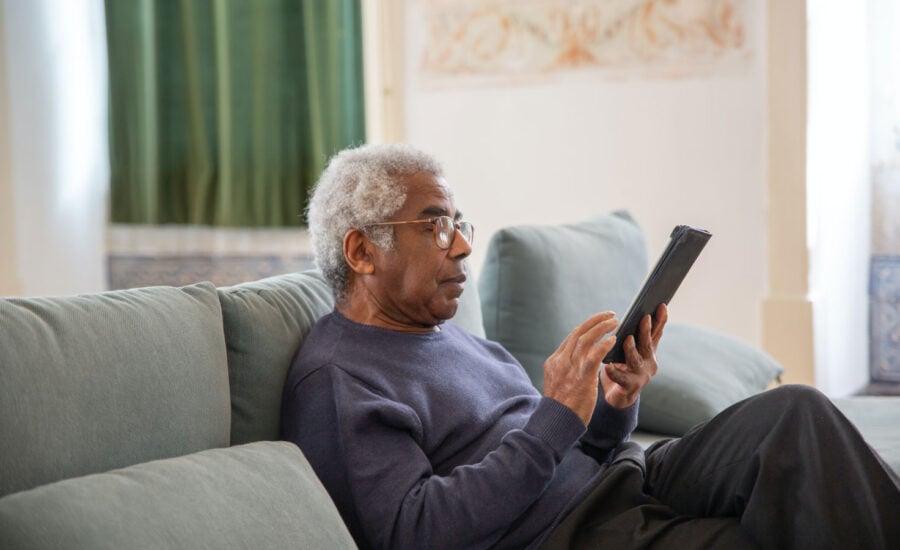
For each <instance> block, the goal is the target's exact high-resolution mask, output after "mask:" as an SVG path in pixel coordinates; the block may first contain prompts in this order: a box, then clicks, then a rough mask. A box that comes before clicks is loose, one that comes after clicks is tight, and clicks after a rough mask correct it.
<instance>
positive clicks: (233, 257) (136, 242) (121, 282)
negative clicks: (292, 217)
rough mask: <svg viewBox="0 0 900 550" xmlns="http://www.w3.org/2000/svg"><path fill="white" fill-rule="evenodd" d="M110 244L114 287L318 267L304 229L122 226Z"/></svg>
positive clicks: (227, 280) (113, 230) (221, 281)
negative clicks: (315, 264) (314, 262)
mask: <svg viewBox="0 0 900 550" xmlns="http://www.w3.org/2000/svg"><path fill="white" fill-rule="evenodd" d="M107 244H108V246H107V250H108V254H107V272H108V274H109V275H108V278H109V281H108V287H109V288H110V289H113V290H114V289H122V288H134V287H139V286H153V285H172V286H181V285H187V284H192V283H196V282H200V281H210V282H212V283H214V284H215V285H216V286H228V285H233V284H237V283H241V282H246V281H254V280H257V279H262V278H264V277H270V276H273V275H281V274H283V273H289V272H294V271H302V270H304V269H309V268H311V267H313V258H312V254H311V252H310V249H309V242H308V239H307V236H306V233H305V232H304V231H303V230H301V229H219V228H216V229H213V228H207V227H190V226H186V227H185V226H162V227H158V226H157V227H154V226H126V225H117V226H112V227H110V229H109V233H108V243H107Z"/></svg>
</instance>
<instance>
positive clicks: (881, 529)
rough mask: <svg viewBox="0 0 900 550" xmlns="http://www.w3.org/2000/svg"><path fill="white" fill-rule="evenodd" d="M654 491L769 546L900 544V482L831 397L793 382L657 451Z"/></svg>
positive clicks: (652, 455) (651, 476)
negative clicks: (732, 522) (725, 520)
mask: <svg viewBox="0 0 900 550" xmlns="http://www.w3.org/2000/svg"><path fill="white" fill-rule="evenodd" d="M647 468H648V476H647V492H648V493H649V494H652V495H653V496H654V497H656V498H658V499H659V500H660V501H661V502H663V503H665V504H667V505H668V506H671V507H672V508H673V509H674V510H675V511H677V512H678V513H681V514H686V515H690V516H704V517H718V516H736V517H739V518H740V521H741V525H742V526H743V527H744V528H745V529H746V530H747V532H748V533H750V535H751V536H752V537H753V538H754V539H755V540H756V542H757V543H759V544H760V545H761V546H763V547H765V548H900V519H898V518H900V480H898V478H897V476H896V474H895V473H893V472H892V471H890V470H889V469H888V468H887V467H886V466H885V465H884V463H883V462H882V461H881V459H880V458H879V457H878V456H877V454H875V452H874V451H873V450H872V449H871V448H870V447H869V446H868V444H867V443H866V442H865V441H864V440H863V438H862V436H861V435H860V434H859V432H858V431H857V430H856V428H855V427H854V426H853V425H852V424H851V423H850V421H849V420H847V418H846V417H844V415H843V414H841V412H840V411H839V410H837V408H836V407H834V405H833V404H832V403H831V402H830V401H829V400H828V399H827V398H826V397H825V396H824V395H822V394H821V393H819V392H818V391H816V390H814V389H812V388H808V387H805V386H784V387H781V388H777V389H774V390H771V391H768V392H764V393H762V394H760V395H758V396H755V397H752V398H750V399H748V400H745V401H742V402H740V403H738V404H736V405H734V406H732V407H730V408H729V409H727V410H725V411H723V412H722V413H721V414H719V415H718V416H716V417H715V418H714V419H712V420H710V421H709V422H707V423H705V424H703V425H701V426H698V427H697V428H695V429H693V430H691V431H690V432H689V433H688V434H686V435H685V436H684V437H683V438H681V439H677V440H672V441H669V442H667V443H664V444H662V445H659V446H655V447H651V448H650V449H648V451H647Z"/></svg>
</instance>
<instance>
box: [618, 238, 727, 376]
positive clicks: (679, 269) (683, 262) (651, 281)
mask: <svg viewBox="0 0 900 550" xmlns="http://www.w3.org/2000/svg"><path fill="white" fill-rule="evenodd" d="M710 237H712V234H711V233H710V232H709V231H706V230H704V229H697V228H696V227H690V226H688V225H677V226H675V229H673V230H672V235H671V238H670V239H669V244H668V245H667V246H666V249H665V250H664V251H663V253H662V256H660V257H659V260H658V261H657V262H656V266H654V268H653V270H652V271H651V272H650V275H648V276H647V279H646V280H645V281H644V284H643V285H642V286H641V290H640V292H638V294H637V296H636V297H635V298H634V302H632V304H631V307H629V308H628V312H627V313H625V317H624V318H623V319H622V322H621V324H619V330H617V331H616V345H615V346H614V347H613V349H611V350H610V352H609V353H608V354H606V357H605V358H604V359H603V362H604V363H624V362H625V350H624V348H623V346H624V344H625V338H626V337H627V336H628V335H629V334H634V337H635V338H637V337H638V335H637V331H638V324H639V323H640V322H641V319H643V318H644V315H648V314H649V315H653V314H655V313H656V308H658V307H659V305H660V304H667V305H668V303H669V301H670V300H671V299H672V297H673V296H674V295H675V291H676V290H678V287H679V286H680V285H681V281H683V280H684V277H685V275H687V272H688V271H690V269H691V266H692V265H694V261H695V260H696V259H697V257H698V256H699V255H700V252H701V251H702V250H703V247H704V246H706V242H707V241H709V238H710Z"/></svg>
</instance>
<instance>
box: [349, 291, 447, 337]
mask: <svg viewBox="0 0 900 550" xmlns="http://www.w3.org/2000/svg"><path fill="white" fill-rule="evenodd" d="M335 309H337V310H338V312H339V313H340V314H341V315H343V316H344V317H346V318H347V319H349V320H351V321H353V322H354V323H359V324H361V325H369V326H373V327H378V328H384V329H388V330H394V331H397V332H408V333H412V334H429V333H432V332H438V331H440V330H441V329H440V327H438V326H436V325H435V326H426V325H415V324H411V323H404V322H400V321H398V320H396V319H394V318H392V317H391V316H389V315H386V314H385V313H384V311H382V309H381V308H379V307H377V305H376V304H372V303H370V302H368V301H361V300H351V299H349V298H345V299H343V300H339V301H338V302H337V304H335Z"/></svg>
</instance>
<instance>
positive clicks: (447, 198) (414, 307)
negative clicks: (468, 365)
mask: <svg viewBox="0 0 900 550" xmlns="http://www.w3.org/2000/svg"><path fill="white" fill-rule="evenodd" d="M404 183H405V184H406V202H405V203H404V204H403V207H402V208H401V209H400V210H399V211H398V212H397V213H396V214H395V215H394V216H393V217H391V219H390V220H384V221H411V220H421V219H428V218H433V217H435V216H450V217H452V218H454V219H456V218H459V217H460V213H459V212H457V210H456V206H455V205H454V203H453V196H452V193H451V191H450V189H449V187H447V183H446V181H444V179H443V178H436V177H435V176H433V175H431V174H424V173H419V174H414V175H411V176H407V177H406V179H405V180H404ZM393 230H394V235H395V238H394V248H393V249H391V250H381V249H377V250H376V252H375V257H374V259H373V260H374V264H375V272H374V273H373V274H372V276H371V277H369V278H368V281H367V283H366V286H367V288H368V290H369V296H370V298H371V299H372V300H373V301H374V302H375V305H376V306H377V308H378V310H379V313H380V315H383V316H385V317H386V318H387V319H385V320H387V321H389V322H390V324H396V325H398V326H405V327H409V328H411V329H421V328H428V327H433V326H435V325H438V324H440V323H442V322H444V321H446V320H447V319H450V318H451V317H453V315H454V314H455V313H456V309H457V307H458V306H459V297H460V295H461V294H462V292H463V286H464V283H465V280H466V273H465V266H464V263H463V260H465V258H466V257H467V256H468V255H469V254H470V253H471V252H472V248H471V247H470V246H469V243H467V242H466V240H465V239H464V238H463V237H462V235H460V234H459V233H458V232H457V233H455V238H454V240H453V244H451V245H450V248H448V249H441V248H438V246H437V245H436V244H435V241H434V227H433V225H432V224H429V223H415V224H405V225H394V226H393Z"/></svg>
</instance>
